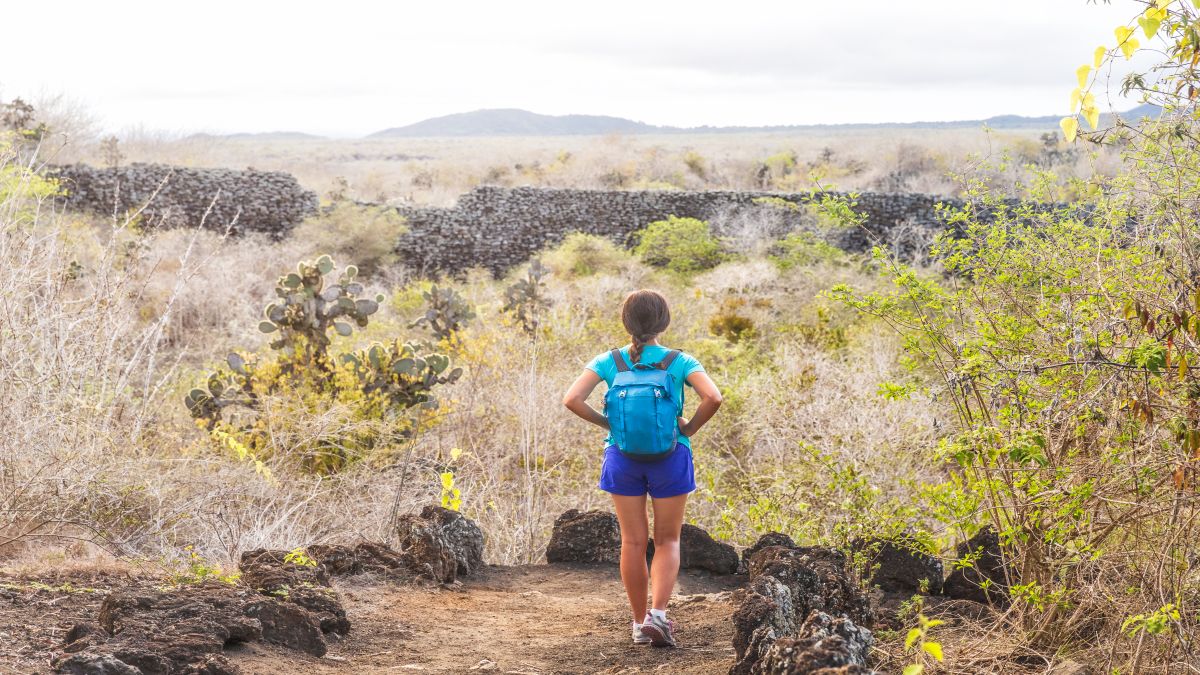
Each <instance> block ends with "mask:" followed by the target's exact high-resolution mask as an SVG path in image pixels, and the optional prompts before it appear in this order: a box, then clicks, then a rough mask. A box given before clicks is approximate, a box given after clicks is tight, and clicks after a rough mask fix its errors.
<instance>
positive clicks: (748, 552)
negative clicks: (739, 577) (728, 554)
mask: <svg viewBox="0 0 1200 675" xmlns="http://www.w3.org/2000/svg"><path fill="white" fill-rule="evenodd" d="M768 546H783V547H784V548H796V542H794V541H792V538H791V537H789V536H787V535H786V534H783V533H782V532H768V533H766V534H764V535H763V536H761V537H759V538H758V541H756V542H754V543H753V544H751V545H750V546H748V547H747V548H746V549H745V550H743V551H742V560H741V564H739V565H738V571H739V572H740V573H742V574H745V573H746V572H748V571H749V570H750V558H751V557H752V556H753V555H754V554H755V553H758V552H759V551H761V550H762V549H764V548H766V547H768Z"/></svg>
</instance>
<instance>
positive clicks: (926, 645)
mask: <svg viewBox="0 0 1200 675" xmlns="http://www.w3.org/2000/svg"><path fill="white" fill-rule="evenodd" d="M921 649H924V650H925V651H927V652H929V655H930V656H932V657H933V658H935V659H937V660H938V661H941V660H942V646H941V645H940V644H938V643H936V642H922V643H921Z"/></svg>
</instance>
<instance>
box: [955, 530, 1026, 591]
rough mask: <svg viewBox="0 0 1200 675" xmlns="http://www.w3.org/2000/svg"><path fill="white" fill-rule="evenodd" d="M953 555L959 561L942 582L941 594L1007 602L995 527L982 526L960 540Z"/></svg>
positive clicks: (1006, 585)
mask: <svg viewBox="0 0 1200 675" xmlns="http://www.w3.org/2000/svg"><path fill="white" fill-rule="evenodd" d="M955 554H956V555H957V557H958V561H957V562H956V563H955V565H954V570H953V571H951V572H950V575H949V576H948V577H946V581H945V583H943V584H942V593H943V594H945V595H946V596H947V597H950V598H954V599H955V600H970V601H972V602H979V603H984V604H995V605H1005V604H1007V603H1008V580H1007V578H1006V576H1005V561H1004V551H1003V549H1001V547H1000V537H999V536H998V535H997V534H996V530H995V529H993V528H992V527H991V526H988V527H985V528H983V529H982V530H980V531H979V532H977V533H976V534H975V536H974V537H971V538H970V539H968V540H967V541H964V542H960V543H959V544H958V546H956V547H955ZM1011 573H1012V571H1011V570H1010V574H1011ZM985 585H986V586H987V588H986V589H985V588H984V586H985Z"/></svg>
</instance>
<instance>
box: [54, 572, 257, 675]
mask: <svg viewBox="0 0 1200 675" xmlns="http://www.w3.org/2000/svg"><path fill="white" fill-rule="evenodd" d="M258 597H260V596H259V595H258V594H256V593H254V592H252V591H250V590H249V589H246V588H243V587H237V586H232V585H229V584H225V583H220V582H205V583H201V584H197V585H195V586H183V587H180V588H174V589H169V590H139V591H129V592H122V591H118V592H115V593H113V594H111V595H109V596H108V597H106V598H105V599H104V601H103V602H102V603H101V604H100V612H99V617H98V621H97V623H96V624H95V625H76V626H74V627H72V629H71V630H70V631H68V633H67V638H68V642H67V644H66V645H65V646H64V649H63V652H64V653H63V654H62V655H60V656H59V657H58V658H56V659H55V661H54V663H53V665H54V667H55V668H56V669H57V670H58V671H59V672H68V673H115V674H120V675H123V674H124V673H126V672H138V673H142V674H143V675H159V674H161V675H169V674H170V673H176V672H190V673H208V674H209V675H225V674H227V673H236V672H237V670H236V668H234V666H233V665H232V664H230V663H229V662H228V661H227V660H226V659H225V658H224V657H223V656H222V655H221V651H222V649H224V647H225V645H226V644H228V643H231V642H246V641H250V640H256V639H259V638H260V637H261V636H262V626H261V624H260V623H259V622H258V621H257V620H256V619H254V618H251V617H247V616H246V615H245V614H244V613H243V607H244V605H245V604H246V602H247V601H248V600H251V599H256V598H258ZM80 643H83V644H80ZM121 664H124V666H127V667H128V668H132V669H133V670H132V671H129V670H127V669H125V668H124V667H123V666H122V665H121Z"/></svg>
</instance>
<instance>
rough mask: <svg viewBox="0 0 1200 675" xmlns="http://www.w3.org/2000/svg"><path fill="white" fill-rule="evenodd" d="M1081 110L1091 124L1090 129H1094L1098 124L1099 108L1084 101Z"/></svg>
mask: <svg viewBox="0 0 1200 675" xmlns="http://www.w3.org/2000/svg"><path fill="white" fill-rule="evenodd" d="M1081 112H1083V118H1084V119H1085V120H1087V122H1088V124H1090V125H1091V126H1092V130H1093V131H1095V130H1096V128H1097V127H1099V126H1100V109H1099V108H1097V107H1096V106H1094V105H1091V106H1089V105H1087V104H1086V103H1085V104H1084V106H1083V110H1082V111H1081Z"/></svg>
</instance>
